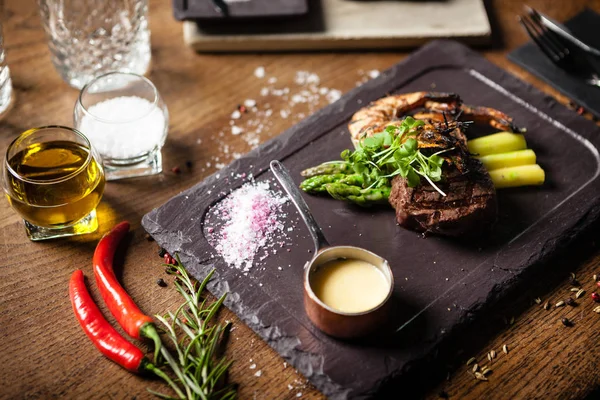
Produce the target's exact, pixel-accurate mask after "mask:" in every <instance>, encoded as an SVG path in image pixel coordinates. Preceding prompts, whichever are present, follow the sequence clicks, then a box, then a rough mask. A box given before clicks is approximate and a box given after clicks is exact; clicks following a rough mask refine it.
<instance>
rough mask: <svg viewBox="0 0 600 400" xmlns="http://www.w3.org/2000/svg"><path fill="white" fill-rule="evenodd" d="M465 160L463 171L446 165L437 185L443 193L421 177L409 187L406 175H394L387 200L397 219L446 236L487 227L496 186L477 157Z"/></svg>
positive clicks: (491, 219)
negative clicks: (443, 194)
mask: <svg viewBox="0 0 600 400" xmlns="http://www.w3.org/2000/svg"><path fill="white" fill-rule="evenodd" d="M466 162H467V165H468V171H467V172H465V173H460V172H459V171H458V170H457V169H456V168H453V167H451V166H448V167H446V169H449V171H447V170H446V171H444V181H443V182H440V184H439V185H438V186H439V187H440V189H442V190H443V191H444V192H445V193H446V195H447V196H445V197H444V196H442V195H441V194H440V193H439V192H437V191H436V190H435V189H434V188H433V187H432V186H431V185H429V184H428V183H427V182H426V181H425V180H424V179H422V180H421V181H422V182H421V184H420V185H418V186H417V187H414V188H411V187H408V185H407V181H406V179H404V178H402V177H400V176H397V177H396V178H394V180H393V181H392V191H391V193H390V197H389V202H390V204H391V205H392V207H394V209H395V210H396V219H397V221H398V223H399V224H400V225H402V226H404V227H406V228H408V229H413V230H416V231H419V232H432V233H437V234H441V235H447V236H462V235H474V234H477V233H481V232H483V231H485V230H488V229H489V228H490V226H491V225H492V224H493V223H494V222H495V220H496V216H497V203H496V190H495V189H494V184H493V183H492V180H491V178H490V176H489V174H488V173H487V171H486V170H485V168H484V166H483V164H481V162H480V161H479V160H477V159H475V158H470V157H469V158H468V160H466Z"/></svg>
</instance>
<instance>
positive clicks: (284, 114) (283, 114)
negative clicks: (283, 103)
mask: <svg viewBox="0 0 600 400" xmlns="http://www.w3.org/2000/svg"><path fill="white" fill-rule="evenodd" d="M279 115H281V118H287V117H288V116H289V115H290V112H289V111H288V110H280V111H279Z"/></svg>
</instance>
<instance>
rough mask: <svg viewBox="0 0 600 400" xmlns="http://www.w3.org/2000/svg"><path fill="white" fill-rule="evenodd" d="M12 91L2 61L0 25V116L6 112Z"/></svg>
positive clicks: (5, 67) (0, 26)
mask: <svg viewBox="0 0 600 400" xmlns="http://www.w3.org/2000/svg"><path fill="white" fill-rule="evenodd" d="M12 91H13V90H12V82H11V80H10V71H9V69H8V66H7V65H6V62H5V60H4V35H3V34H2V25H1V24H0V115H2V114H3V113H4V112H5V111H6V110H8V107H9V106H10V102H11V99H12Z"/></svg>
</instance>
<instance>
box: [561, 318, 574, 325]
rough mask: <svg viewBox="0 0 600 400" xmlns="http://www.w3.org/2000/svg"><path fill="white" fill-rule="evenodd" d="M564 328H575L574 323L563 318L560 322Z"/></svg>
mask: <svg viewBox="0 0 600 400" xmlns="http://www.w3.org/2000/svg"><path fill="white" fill-rule="evenodd" d="M560 322H562V324H563V325H564V326H573V323H572V322H571V321H570V320H569V318H563V319H561V320H560Z"/></svg>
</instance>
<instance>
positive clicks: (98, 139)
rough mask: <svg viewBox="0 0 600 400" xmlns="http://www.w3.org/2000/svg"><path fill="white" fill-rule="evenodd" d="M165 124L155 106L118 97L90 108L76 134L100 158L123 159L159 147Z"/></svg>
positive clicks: (164, 132)
mask: <svg viewBox="0 0 600 400" xmlns="http://www.w3.org/2000/svg"><path fill="white" fill-rule="evenodd" d="M167 123H168V122H167V119H166V116H165V114H163V112H162V110H161V109H160V108H158V107H157V106H156V105H155V104H154V103H151V102H149V101H148V100H146V99H144V98H141V97H137V96H121V97H115V98H112V99H108V100H104V101H101V102H99V103H96V104H94V105H93V106H91V107H89V108H88V109H87V113H86V114H84V115H83V117H82V119H81V121H80V125H79V130H80V131H81V132H83V134H84V135H86V136H87V137H88V138H89V139H90V141H91V142H92V144H93V145H94V146H95V147H96V149H98V151H99V152H100V154H101V155H103V156H107V157H110V158H117V159H125V158H133V157H138V156H140V155H142V154H145V153H147V152H149V151H152V150H153V149H154V148H156V146H158V145H160V144H161V142H162V141H163V136H164V135H165V134H166V129H167Z"/></svg>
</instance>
